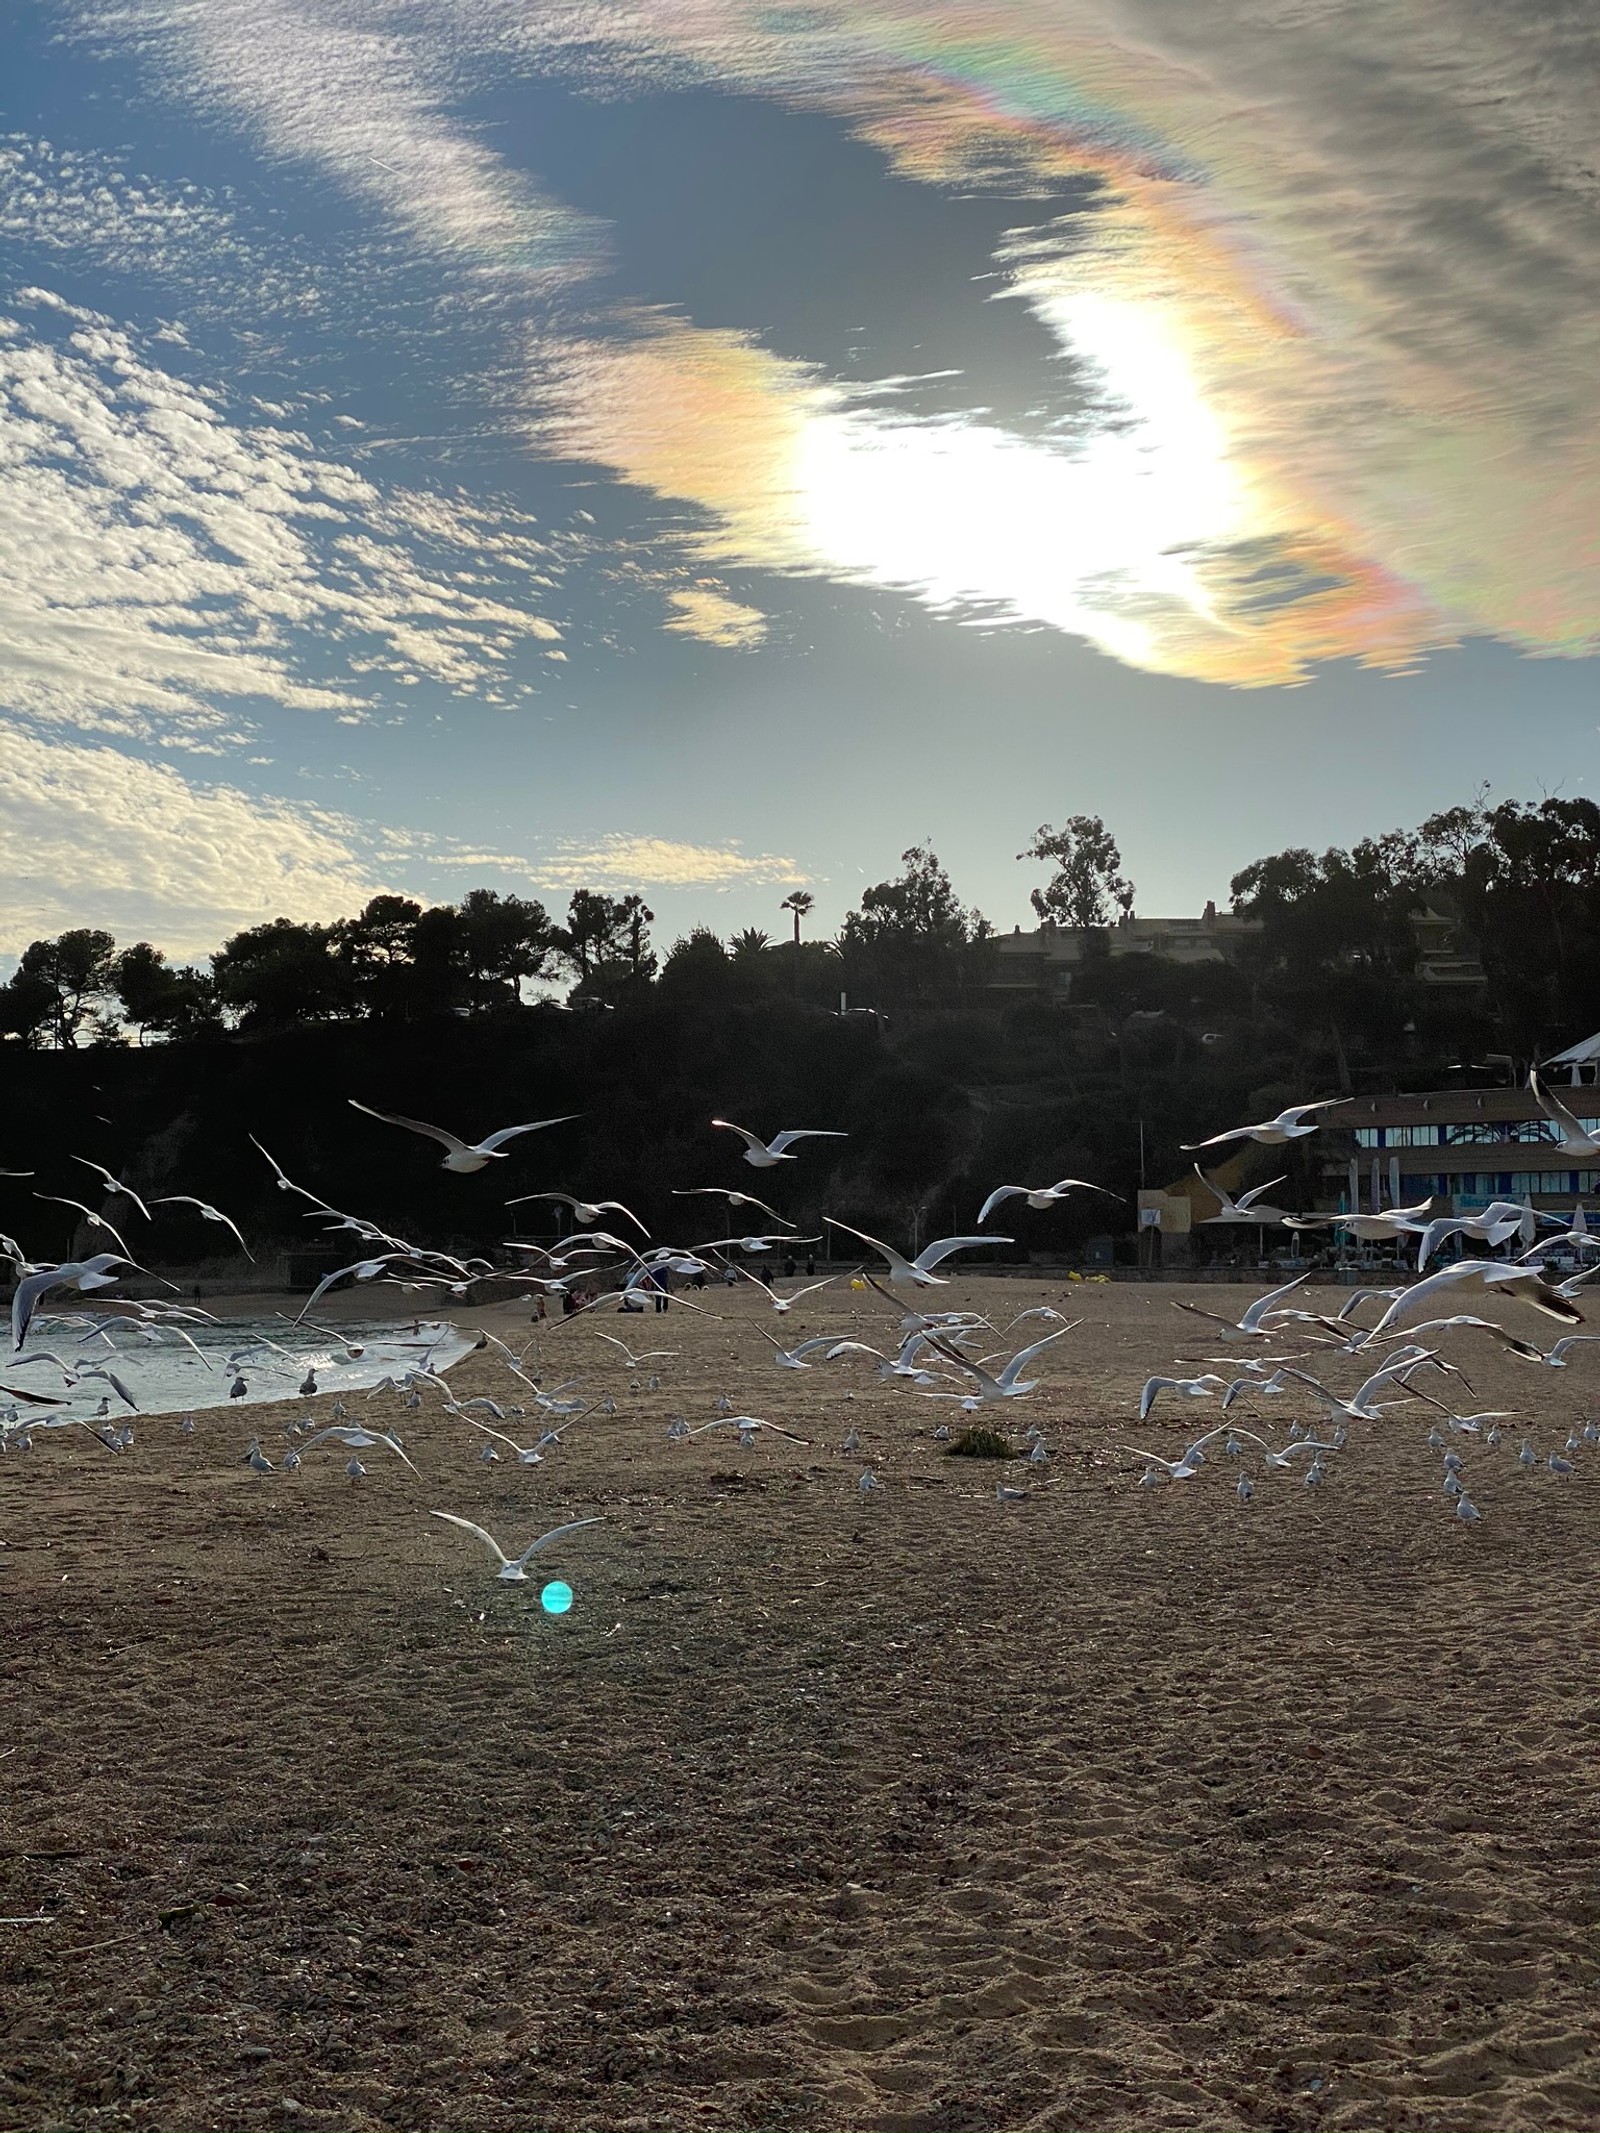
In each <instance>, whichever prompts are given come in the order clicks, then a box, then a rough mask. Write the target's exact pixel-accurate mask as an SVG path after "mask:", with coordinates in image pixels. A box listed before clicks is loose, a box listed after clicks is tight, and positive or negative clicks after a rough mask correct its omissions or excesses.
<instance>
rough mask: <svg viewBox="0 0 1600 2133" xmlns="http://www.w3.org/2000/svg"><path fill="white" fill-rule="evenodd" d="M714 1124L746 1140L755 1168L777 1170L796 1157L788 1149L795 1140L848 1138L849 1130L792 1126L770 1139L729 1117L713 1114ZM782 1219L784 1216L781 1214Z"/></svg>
mask: <svg viewBox="0 0 1600 2133" xmlns="http://www.w3.org/2000/svg"><path fill="white" fill-rule="evenodd" d="M711 1123H712V1125H714V1126H720V1127H721V1128H722V1130H723V1132H724V1133H737V1134H738V1136H739V1138H740V1139H741V1140H742V1141H743V1142H744V1159H745V1161H746V1162H747V1163H748V1164H749V1165H750V1167H751V1168H752V1169H753V1170H774V1169H776V1168H777V1166H778V1164H779V1163H792V1162H794V1161H795V1160H796V1158H795V1157H794V1156H792V1155H791V1154H790V1153H789V1149H790V1147H791V1146H792V1145H793V1143H794V1142H796V1141H845V1140H848V1139H849V1138H850V1136H849V1134H848V1133H835V1132H833V1131H832V1130H831V1129H829V1128H827V1127H822V1126H791V1127H790V1128H789V1129H788V1131H787V1132H784V1133H775V1134H774V1135H773V1137H772V1139H771V1140H770V1141H764V1140H762V1139H760V1138H759V1136H758V1135H756V1134H754V1133H752V1132H750V1131H749V1129H748V1128H747V1127H745V1126H736V1125H735V1124H734V1123H733V1121H732V1119H730V1118H714V1119H713V1120H712V1121H711ZM778 1220H779V1221H780V1222H781V1221H782V1220H783V1217H782V1216H781V1215H780V1216H779V1217H778Z"/></svg>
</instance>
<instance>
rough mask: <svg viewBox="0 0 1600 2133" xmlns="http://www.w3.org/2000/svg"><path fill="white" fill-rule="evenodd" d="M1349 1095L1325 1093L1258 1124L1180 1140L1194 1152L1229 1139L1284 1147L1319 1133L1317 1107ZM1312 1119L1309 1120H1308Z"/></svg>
mask: <svg viewBox="0 0 1600 2133" xmlns="http://www.w3.org/2000/svg"><path fill="white" fill-rule="evenodd" d="M1349 1101H1350V1098H1349V1097H1348V1096H1325V1097H1324V1098H1323V1099H1322V1101H1321V1102H1320V1103H1314V1104H1291V1105H1290V1106H1289V1108H1288V1110H1286V1111H1280V1112H1279V1113H1278V1115H1277V1117H1276V1118H1266V1119H1263V1120H1262V1121H1261V1123H1260V1124H1259V1125H1256V1126H1230V1127H1229V1128H1228V1130H1227V1132H1226V1133H1213V1134H1212V1136H1211V1138H1210V1139H1209V1140H1206V1141H1180V1142H1179V1144H1178V1145H1179V1147H1181V1148H1182V1149H1183V1150H1184V1152H1185V1154H1193V1152H1194V1150H1195V1149H1197V1148H1221V1147H1224V1146H1225V1145H1226V1144H1227V1143H1228V1142H1229V1141H1242V1140H1252V1141H1260V1142H1261V1143H1262V1145H1263V1146H1264V1147H1267V1148H1277V1147H1281V1146H1282V1145H1283V1143H1284V1142H1285V1141H1299V1140H1304V1139H1305V1137H1306V1135H1307V1134H1308V1133H1315V1132H1316V1130H1317V1127H1318V1125H1320V1123H1321V1121H1320V1120H1319V1119H1313V1118H1312V1117H1311V1114H1312V1112H1313V1111H1333V1110H1336V1109H1337V1108H1338V1107H1339V1105H1340V1104H1347V1103H1349ZM1308 1120H1309V1121H1310V1123H1309V1124H1308V1123H1307V1121H1308Z"/></svg>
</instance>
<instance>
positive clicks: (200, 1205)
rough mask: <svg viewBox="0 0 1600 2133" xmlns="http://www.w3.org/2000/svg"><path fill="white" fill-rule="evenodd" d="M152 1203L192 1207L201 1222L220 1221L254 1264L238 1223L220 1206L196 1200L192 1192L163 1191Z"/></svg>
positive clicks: (161, 1205)
mask: <svg viewBox="0 0 1600 2133" xmlns="http://www.w3.org/2000/svg"><path fill="white" fill-rule="evenodd" d="M154 1205H155V1206H157V1207H192V1208H194V1209H195V1210H196V1212H197V1213H198V1214H199V1217H200V1219H201V1221H202V1222H220V1223H221V1224H222V1226H223V1228H224V1229H231V1230H232V1231H233V1234H234V1235H235V1236H236V1237H237V1238H238V1239H239V1249H240V1251H241V1252H243V1253H244V1256H245V1257H246V1259H248V1260H249V1262H250V1264H251V1265H252V1266H254V1265H255V1263H256V1255H255V1253H254V1252H253V1251H251V1249H250V1247H249V1245H248V1244H246V1243H245V1241H244V1235H243V1232H242V1231H241V1230H240V1228H239V1225H238V1223H237V1222H235V1221H234V1220H233V1219H232V1217H231V1216H229V1215H225V1214H224V1213H223V1212H222V1210H221V1208H220V1207H213V1206H212V1205H211V1203H210V1201H209V1200H197V1199H196V1198H195V1196H194V1194H193V1193H192V1192H169V1193H164V1194H163V1195H162V1196H161V1198H160V1199H159V1200H157V1201H155V1202H154Z"/></svg>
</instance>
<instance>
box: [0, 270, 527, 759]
mask: <svg viewBox="0 0 1600 2133" xmlns="http://www.w3.org/2000/svg"><path fill="white" fill-rule="evenodd" d="M0 426H3V427H4V430H5V434H6V443H7V449H6V454H5V458H4V460H3V462H0V661H3V663H4V666H5V669H6V671H7V676H8V698H9V705H10V708H11V709H12V710H14V711H19V712H23V713H26V714H28V715H30V716H32V717H34V718H36V719H41V720H45V719H48V720H58V721H63V722H68V723H71V724H73V725H75V726H77V727H79V728H85V727H88V728H99V729H101V730H103V731H107V732H115V733H121V734H126V735H130V736H137V737H139V738H161V739H163V740H165V741H167V742H168V743H169V744H170V743H172V742H178V743H180V744H184V745H189V746H200V747H215V746H217V745H218V744H219V737H223V736H229V737H231V736H232V735H233V733H234V731H235V729H236V728H237V726H238V723H239V716H238V712H239V708H240V707H242V706H243V705H245V704H247V703H248V701H249V700H250V699H252V698H254V699H258V700H262V701H265V702H270V703H275V704H280V705H286V706H291V707H295V708H299V709H303V710H311V711H316V710H326V711H335V712H341V713H344V714H346V715H354V714H357V713H359V712H360V710H361V709H362V708H363V706H364V705H365V704H366V702H367V701H368V699H369V696H370V695H371V693H372V692H373V690H374V689H375V688H378V687H380V686H381V683H380V682H379V681H378V680H376V679H374V678H369V677H386V678H387V680H388V681H389V682H391V683H401V684H408V685H411V684H415V683H417V682H419V681H424V680H426V681H431V682H433V683H435V684H436V685H439V686H442V687H444V688H446V689H450V690H453V691H465V690H469V689H470V690H471V691H472V692H473V693H474V694H475V695H476V696H478V697H479V698H481V699H483V700H485V701H489V702H494V703H504V702H508V701H510V700H511V699H512V697H513V696H514V695H515V694H516V693H517V689H516V685H515V683H514V682H513V681H512V680H511V678H510V670H511V667H512V663H513V660H514V657H515V655H516V653H517V652H518V651H519V649H527V648H530V647H531V649H532V650H533V651H534V652H535V654H537V653H538V652H540V651H544V650H548V649H549V648H550V647H551V646H552V645H553V644H554V642H555V640H556V639H557V638H558V637H559V635H560V630H559V628H558V626H557V625H556V624H555V623H554V622H552V621H551V620H550V619H549V618H548V617H546V616H544V615H540V614H536V613H530V612H529V611H528V609H527V607H526V606H525V605H524V604H522V603H523V602H524V601H525V600H526V598H527V595H528V590H529V588H530V586H531V585H532V584H533V582H534V581H535V580H536V579H539V578H541V577H542V576H543V575H544V573H545V571H546V570H547V567H548V562H549V552H548V549H547V548H546V546H545V544H544V543H543V542H542V541H540V540H538V539H537V538H536V537H535V536H534V535H533V534H532V533H531V531H530V530H529V526H528V523H527V522H526V521H523V520H520V519H519V518H518V516H517V514H515V513H514V512H510V511H508V510H506V509H504V508H498V507H497V508H495V509H493V510H489V509H485V508H484V507H482V506H479V505H477V504H474V503H472V502H470V501H468V500H466V499H463V498H460V497H455V496H451V495H448V494H444V493H440V492H434V491H415V490H407V489H404V488H401V487H398V486H396V487H388V488H385V487H381V486H379V485H378V484H376V483H374V482H372V481H371V480H369V479H368V478H367V477H366V476H364V475H362V474H360V473H357V472H355V471H353V470H351V469H349V468H347V467H343V466H339V465H336V464H334V463H332V462H330V461H328V460H326V459H323V458H320V457H319V456H318V455H317V454H316V452H315V451H314V450H313V449H312V447H311V444H310V442H309V440H308V439H307V438H306V437H304V436H303V435H301V434H299V433H297V432H296V431H294V430H292V429H289V428H287V427H279V426H276V425H274V424H271V423H268V422H263V421H260V420H255V421H247V420H241V419H236V418H235V417H234V415H233V413H232V411H230V410H229V409H228V408H227V407H226V406H225V404H224V402H223V399H222V396H221V395H220V394H217V393H215V392H212V391H209V390H206V389H203V388H202V387H200V386H198V385H196V384H193V383H190V382H189V381H187V380H186V379H183V378H181V377H179V376H176V375H174V374H173V373H172V372H171V371H170V370H169V369H167V368H165V367H163V365H162V364H160V363H159V362H157V361H156V360H154V358H153V356H152V354H151V352H150V351H149V350H148V349H147V348H146V347H143V346H141V345H140V343H139V342H138V341H137V340H136V339H135V338H134V337H133V336H132V335H130V334H129V333H127V332H125V331H123V330H121V329H120V328H119V327H118V326H117V325H116V324H115V323H114V322H113V321H111V320H109V319H106V318H103V317H101V316H99V315H98V314H95V313H91V312H86V311H84V310H81V309H79V308H76V307H74V306H71V305H68V304H66V303H65V302H63V301H62V300H61V299H60V298H59V297H57V296H55V295H53V294H52V293H51V292H50V291H48V290H43V289H34V290H28V291H25V292H23V293H22V299H21V301H20V303H19V305H18V315H16V316H13V317H11V318H9V319H7V318H0ZM229 700H231V701H232V703H233V704H234V706H235V707H236V708H235V710H234V711H233V712H232V713H224V712H223V711H222V710H220V709H219V702H226V701H229Z"/></svg>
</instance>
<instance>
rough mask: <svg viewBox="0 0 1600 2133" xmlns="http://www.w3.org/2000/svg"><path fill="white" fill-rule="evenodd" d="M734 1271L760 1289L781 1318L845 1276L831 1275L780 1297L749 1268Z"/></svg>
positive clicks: (737, 1268) (742, 1267)
mask: <svg viewBox="0 0 1600 2133" xmlns="http://www.w3.org/2000/svg"><path fill="white" fill-rule="evenodd" d="M734 1271H735V1273H738V1274H742V1275H743V1276H744V1278H745V1280H746V1281H748V1282H749V1283H750V1284H751V1285H752V1287H754V1288H757V1289H759V1290H760V1291H761V1293H762V1295H763V1296H764V1297H765V1298H766V1299H767V1301H768V1303H769V1304H771V1306H772V1308H773V1310H774V1311H776V1312H777V1313H778V1314H779V1316H780V1317H781V1316H782V1315H783V1313H785V1312H786V1311H792V1310H793V1309H794V1307H795V1305H796V1304H797V1303H798V1302H799V1301H800V1299H801V1297H802V1296H814V1295H815V1294H816V1292H817V1290H818V1289H826V1288H828V1287H830V1286H831V1285H832V1284H833V1283H834V1282H836V1281H843V1279H844V1276H843V1274H829V1275H828V1276H826V1278H825V1279H824V1280H822V1281H808V1282H807V1283H806V1285H805V1287H804V1288H800V1289H791V1290H790V1292H789V1294H788V1295H787V1296H780V1295H779V1294H778V1292H777V1290H776V1289H769V1288H768V1287H767V1285H766V1283H765V1282H764V1281H761V1280H759V1279H758V1278H757V1276H756V1275H754V1274H752V1273H751V1271H750V1269H749V1268H748V1267H747V1266H741V1267H736V1268H735V1269H734Z"/></svg>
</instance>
